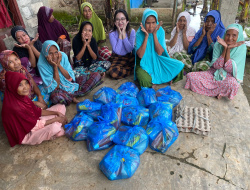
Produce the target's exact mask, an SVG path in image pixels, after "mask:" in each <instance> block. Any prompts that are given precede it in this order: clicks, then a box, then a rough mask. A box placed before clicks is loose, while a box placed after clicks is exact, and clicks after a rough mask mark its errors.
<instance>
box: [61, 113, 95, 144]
mask: <svg viewBox="0 0 250 190" xmlns="http://www.w3.org/2000/svg"><path fill="white" fill-rule="evenodd" d="M93 123H94V120H93V119H92V117H90V116H88V115H86V114H84V113H83V112H80V113H79V114H77V115H76V116H75V117H74V118H73V120H72V121H71V122H70V123H68V124H66V125H65V126H64V127H65V135H66V136H67V137H69V138H70V139H71V140H74V141H83V140H86V139H87V133H88V129H89V127H90V126H91V125H92V124H93Z"/></svg>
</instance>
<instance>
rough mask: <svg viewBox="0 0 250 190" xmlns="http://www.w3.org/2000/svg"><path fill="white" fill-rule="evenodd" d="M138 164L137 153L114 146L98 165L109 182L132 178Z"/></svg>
mask: <svg viewBox="0 0 250 190" xmlns="http://www.w3.org/2000/svg"><path fill="white" fill-rule="evenodd" d="M139 164H140V156H139V155H138V153H137V151H135V150H133V149H131V148H129V147H127V146H122V145H115V146H114V147H113V148H112V149H111V150H110V151H109V152H108V153H107V154H106V155H105V156H104V158H103V159H102V161H101V162H100V163H99V168H100V170H101V171H102V172H103V173H104V174H105V175H106V177H107V178H108V179H109V180H117V179H127V178H130V177H132V176H133V175H134V173H135V171H136V170H137V168H138V167H139Z"/></svg>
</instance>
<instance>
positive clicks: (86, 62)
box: [72, 21, 98, 67]
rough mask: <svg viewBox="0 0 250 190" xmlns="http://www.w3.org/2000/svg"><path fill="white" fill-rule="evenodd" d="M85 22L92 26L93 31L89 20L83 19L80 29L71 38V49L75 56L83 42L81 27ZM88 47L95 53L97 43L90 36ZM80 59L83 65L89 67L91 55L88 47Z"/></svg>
mask: <svg viewBox="0 0 250 190" xmlns="http://www.w3.org/2000/svg"><path fill="white" fill-rule="evenodd" d="M86 24H90V25H91V26H92V32H94V28H93V25H92V23H91V22H88V21H84V22H83V23H82V24H81V27H80V30H79V32H78V33H77V34H76V36H75V37H74V38H73V41H72V46H73V51H74V56H75V57H76V56H77V55H78V53H79V52H80V51H81V49H82V47H83V42H82V29H83V27H84V26H85V25H86ZM90 47H91V49H92V50H93V51H94V53H95V54H96V55H97V51H98V48H97V44H96V41H95V38H94V37H93V36H92V38H91V42H90ZM81 61H82V62H83V63H84V67H89V66H90V65H91V63H92V57H91V55H90V53H89V50H88V48H86V49H85V52H84V54H83V56H82V58H81Z"/></svg>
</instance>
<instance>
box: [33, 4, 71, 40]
mask: <svg viewBox="0 0 250 190" xmlns="http://www.w3.org/2000/svg"><path fill="white" fill-rule="evenodd" d="M52 13H53V9H51V8H49V7H45V6H43V7H40V9H39V11H38V13H37V18H38V33H39V39H40V40H41V42H42V43H43V42H45V41H46V40H53V41H57V40H58V38H59V37H60V36H61V35H65V36H66V39H67V40H68V41H70V38H69V34H68V32H67V31H66V30H65V28H64V27H63V25H62V24H61V23H60V22H59V21H58V20H56V19H54V21H53V22H51V23H50V22H49V19H50V17H51V15H52Z"/></svg>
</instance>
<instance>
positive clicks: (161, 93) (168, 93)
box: [156, 86, 182, 108]
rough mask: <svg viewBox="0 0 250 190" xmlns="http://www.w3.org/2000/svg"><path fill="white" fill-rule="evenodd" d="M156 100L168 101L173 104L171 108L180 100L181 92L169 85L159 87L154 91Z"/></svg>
mask: <svg viewBox="0 0 250 190" xmlns="http://www.w3.org/2000/svg"><path fill="white" fill-rule="evenodd" d="M156 96H157V100H158V101H160V102H170V103H171V104H173V108H174V107H175V106H177V105H178V104H179V103H180V101H181V100H182V95H181V93H179V92H177V91H175V90H172V89H171V87H170V86H166V87H165V88H161V89H159V90H157V92H156Z"/></svg>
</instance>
